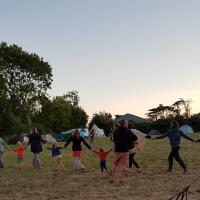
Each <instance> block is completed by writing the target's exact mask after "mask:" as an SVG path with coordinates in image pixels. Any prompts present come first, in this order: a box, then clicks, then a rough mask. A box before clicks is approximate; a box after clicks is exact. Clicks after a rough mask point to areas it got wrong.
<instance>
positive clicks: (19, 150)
mask: <svg viewBox="0 0 200 200" xmlns="http://www.w3.org/2000/svg"><path fill="white" fill-rule="evenodd" d="M32 134H35V133H32ZM71 142H72V157H73V159H74V165H73V169H74V170H75V171H81V172H84V171H85V167H84V165H83V164H82V163H81V160H80V158H81V156H82V155H83V152H82V146H81V143H83V144H84V145H85V146H86V147H87V148H88V149H90V150H92V152H94V153H95V154H96V155H97V156H98V157H99V160H100V164H99V166H100V171H101V172H102V173H103V172H104V170H107V166H106V160H107V156H108V154H109V153H110V152H111V151H112V148H111V149H109V150H108V151H104V149H103V148H100V150H99V151H97V150H95V149H92V148H91V146H90V145H89V144H88V143H87V142H86V141H85V140H84V138H83V137H81V136H80V132H79V130H78V129H77V130H76V131H75V133H74V135H73V136H71V137H70V138H69V140H68V141H67V142H66V143H65V145H64V147H60V146H59V145H58V143H57V142H54V143H53V144H52V147H46V149H48V150H51V155H52V157H53V158H54V159H55V161H56V163H57V166H56V169H57V170H58V171H65V167H64V164H63V160H62V154H61V151H60V150H61V149H64V148H66V147H67V146H68V145H69V144H70V143H71ZM4 146H5V147H6V148H7V149H8V150H9V151H13V152H16V157H17V158H16V163H17V166H18V167H19V168H23V167H24V164H23V162H24V151H25V150H26V149H27V148H28V146H29V144H28V145H27V146H23V145H22V143H21V142H20V141H18V142H17V145H16V148H14V149H9V147H8V145H7V144H6V143H5V141H4V140H3V139H2V138H1V137H0V168H4V164H3V155H2V154H3V152H4V150H5V149H4ZM45 146H46V145H45ZM33 165H34V164H33Z"/></svg>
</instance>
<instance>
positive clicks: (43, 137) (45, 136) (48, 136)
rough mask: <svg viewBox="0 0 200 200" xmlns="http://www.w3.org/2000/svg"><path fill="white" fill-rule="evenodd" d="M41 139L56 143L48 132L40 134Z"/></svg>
mask: <svg viewBox="0 0 200 200" xmlns="http://www.w3.org/2000/svg"><path fill="white" fill-rule="evenodd" d="M42 139H43V140H44V141H46V142H49V143H56V142H57V141H56V139H55V138H54V137H53V136H52V135H50V134H46V135H42Z"/></svg>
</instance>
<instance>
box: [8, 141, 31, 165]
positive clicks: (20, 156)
mask: <svg viewBox="0 0 200 200" xmlns="http://www.w3.org/2000/svg"><path fill="white" fill-rule="evenodd" d="M27 147H28V146H27ZM27 147H23V146H22V143H21V142H20V141H18V142H17V146H16V148H15V149H14V150H11V151H15V152H16V154H17V165H18V166H19V167H20V168H21V169H22V168H23V167H24V151H25V150H26V149H27Z"/></svg>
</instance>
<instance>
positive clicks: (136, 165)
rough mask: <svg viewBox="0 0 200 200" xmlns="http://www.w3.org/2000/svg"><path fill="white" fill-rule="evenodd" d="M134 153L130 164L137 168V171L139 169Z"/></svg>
mask: <svg viewBox="0 0 200 200" xmlns="http://www.w3.org/2000/svg"><path fill="white" fill-rule="evenodd" d="M134 157H135V153H133V160H132V163H133V164H134V165H135V167H136V168H137V169H139V165H138V164H137V162H136V161H135V158H134Z"/></svg>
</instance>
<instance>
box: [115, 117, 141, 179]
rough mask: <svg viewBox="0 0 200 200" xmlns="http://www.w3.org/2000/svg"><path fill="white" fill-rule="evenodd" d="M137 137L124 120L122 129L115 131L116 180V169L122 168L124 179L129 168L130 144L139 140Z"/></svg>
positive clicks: (121, 176) (121, 173) (121, 175)
mask: <svg viewBox="0 0 200 200" xmlns="http://www.w3.org/2000/svg"><path fill="white" fill-rule="evenodd" d="M135 137H136V136H135V135H134V134H133V133H132V132H131V131H130V130H129V129H128V121H127V120H122V121H121V123H120V127H119V128H118V129H117V130H115V131H114V133H113V140H114V150H115V152H114V154H113V162H112V178H113V179H114V178H115V174H116V169H117V167H118V166H120V178H121V179H123V178H124V174H125V171H126V168H127V167H128V159H129V149H130V146H131V145H130V144H132V143H133V141H135V140H137V138H135Z"/></svg>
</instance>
